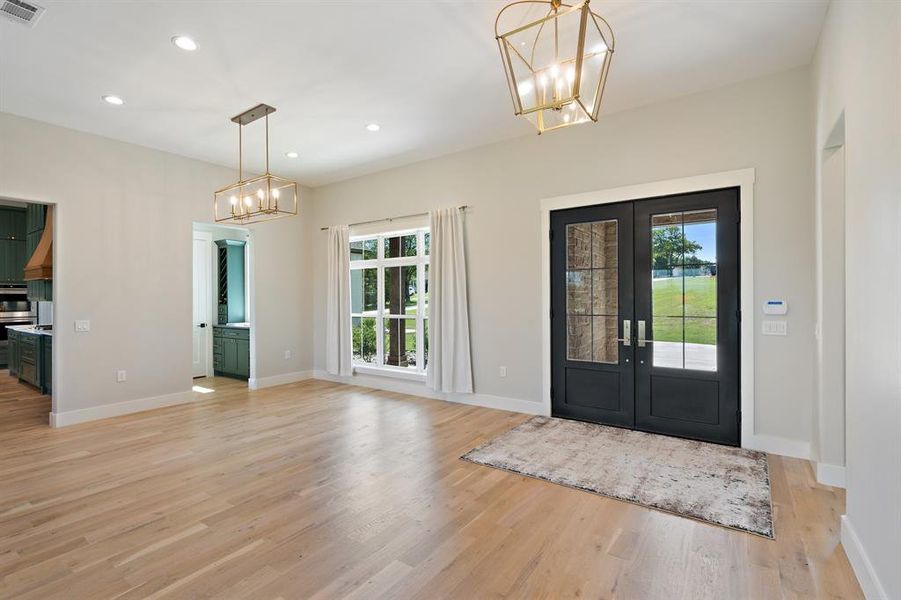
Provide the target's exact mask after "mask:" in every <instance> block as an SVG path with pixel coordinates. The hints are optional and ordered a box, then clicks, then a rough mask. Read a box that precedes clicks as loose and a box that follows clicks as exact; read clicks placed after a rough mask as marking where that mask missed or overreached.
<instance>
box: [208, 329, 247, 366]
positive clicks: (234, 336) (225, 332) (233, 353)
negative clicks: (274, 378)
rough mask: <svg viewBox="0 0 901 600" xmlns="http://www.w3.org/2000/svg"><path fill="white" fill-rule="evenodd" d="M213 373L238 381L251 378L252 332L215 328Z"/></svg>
mask: <svg viewBox="0 0 901 600" xmlns="http://www.w3.org/2000/svg"><path fill="white" fill-rule="evenodd" d="M213 373H214V374H216V375H222V376H225V377H234V378H236V379H247V378H248V377H250V330H249V329H247V328H242V327H220V326H217V325H214V326H213Z"/></svg>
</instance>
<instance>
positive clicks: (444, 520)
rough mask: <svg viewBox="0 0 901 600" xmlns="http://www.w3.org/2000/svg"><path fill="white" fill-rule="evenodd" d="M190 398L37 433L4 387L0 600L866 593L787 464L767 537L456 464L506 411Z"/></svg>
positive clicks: (3, 384) (0, 377) (293, 388)
mask: <svg viewBox="0 0 901 600" xmlns="http://www.w3.org/2000/svg"><path fill="white" fill-rule="evenodd" d="M198 383H199V384H200V385H205V386H207V387H209V388H212V389H215V390H216V391H215V392H214V393H210V394H206V395H203V396H202V400H201V401H199V402H197V403H194V404H190V405H184V406H178V407H172V408H165V409H160V410H155V411H151V412H146V413H143V414H138V415H130V416H126V417H119V418H115V419H109V420H106V421H100V422H94V423H88V424H83V425H75V426H71V427H67V428H63V429H50V428H49V427H47V425H46V422H47V413H48V411H49V409H50V406H49V400H48V399H47V398H46V397H43V396H40V395H38V394H37V393H36V392H33V391H30V390H28V389H27V388H24V387H23V386H20V385H19V384H16V383H15V382H14V381H13V380H12V379H10V378H9V377H7V376H6V374H5V372H0V439H2V442H0V490H2V492H0V597H3V598H17V599H18V598H21V599H27V598H40V599H47V598H72V599H82V598H85V599H88V598H89V599H95V598H203V597H217V598H254V599H270V598H284V599H294V598H343V597H353V598H367V599H371V598H412V597H418V598H492V597H503V596H507V597H529V598H542V597H553V598H575V597H581V598H642V599H646V598H667V599H671V598H716V599H725V598H800V597H805V598H806V597H832V598H859V597H862V595H861V592H860V589H859V587H858V586H857V583H856V580H855V579H854V576H853V574H852V573H851V570H850V567H849V565H848V561H847V558H846V557H845V554H844V551H843V550H842V548H841V546H840V545H838V528H839V525H838V520H839V515H840V514H841V513H842V510H843V507H844V495H843V493H842V491H841V490H838V489H833V488H828V487H823V486H820V485H817V484H816V483H815V481H814V477H813V474H812V472H811V468H810V465H809V464H808V463H807V462H805V461H801V460H795V459H787V458H781V457H778V456H771V457H770V469H771V470H770V475H771V478H772V486H773V499H774V503H775V510H776V536H777V537H776V541H770V540H766V539H762V538H759V537H756V536H753V535H749V534H745V533H741V532H737V531H732V530H728V529H723V528H720V527H716V526H712V525H707V524H703V523H699V522H696V521H692V520H689V519H683V518H680V517H677V516H673V515H669V514H664V513H661V512H657V511H653V510H648V509H645V508H642V507H639V506H635V505H632V504H627V503H624V502H619V501H616V500H611V499H607V498H602V497H599V496H595V495H592V494H589V493H585V492H580V491H577V490H572V489H568V488H564V487H560V486H557V485H553V484H550V483H546V482H542V481H537V480H534V479H529V478H526V477H522V476H518V475H515V474H511V473H507V472H503V471H499V470H496V469H491V468H488V467H483V466H478V465H474V464H471V463H468V462H464V461H462V460H459V456H460V455H461V454H463V453H464V452H466V451H467V450H469V449H470V448H472V447H473V446H475V445H477V444H479V443H481V442H483V441H486V440H488V439H490V438H492V437H493V436H496V435H498V434H500V433H501V432H503V431H505V430H507V429H509V428H510V427H513V426H514V425H516V424H518V423H520V422H522V421H523V420H524V419H525V418H526V417H525V416H523V415H519V414H514V413H507V412H501V411H495V410H489V409H484V408H478V407H472V406H465V405H460V404H451V403H443V402H439V401H434V400H425V399H420V398H414V397H410V396H403V395H400V394H393V393H388V392H380V391H373V390H369V389H365V388H358V387H348V386H342V385H338V384H334V383H328V382H323V381H307V382H301V383H297V384H292V385H287V386H281V387H276V388H269V389H266V390H261V391H257V392H248V391H247V389H246V388H245V387H244V385H243V384H241V383H240V382H234V381H229V380H225V379H209V380H203V381H199V382H198Z"/></svg>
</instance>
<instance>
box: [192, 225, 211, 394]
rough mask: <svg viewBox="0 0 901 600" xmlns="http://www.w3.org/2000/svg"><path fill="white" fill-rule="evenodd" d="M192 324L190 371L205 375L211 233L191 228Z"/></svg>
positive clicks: (201, 375) (209, 293)
mask: <svg viewBox="0 0 901 600" xmlns="http://www.w3.org/2000/svg"><path fill="white" fill-rule="evenodd" d="M193 257H194V258H193V270H192V273H193V290H194V291H193V317H192V318H193V324H192V353H191V355H192V374H193V376H194V377H206V376H207V375H209V374H210V373H209V360H210V350H209V349H210V332H211V331H212V328H211V327H210V325H211V322H212V318H211V317H212V310H213V300H212V296H211V293H212V275H211V267H212V236H211V235H210V234H209V233H208V232H204V231H195V232H194V250H193Z"/></svg>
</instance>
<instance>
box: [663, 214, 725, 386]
mask: <svg viewBox="0 0 901 600" xmlns="http://www.w3.org/2000/svg"><path fill="white" fill-rule="evenodd" d="M716 218H717V211H716V209H705V210H696V211H688V212H675V213H665V214H659V215H653V216H652V217H651V256H652V261H651V262H652V265H651V276H652V287H651V289H652V292H651V313H652V319H653V329H654V337H653V340H654V343H653V356H654V359H653V364H654V366H656V367H667V368H680V369H682V368H684V369H695V370H705V371H715V370H716V317H717V307H716V294H717V286H716V274H717V268H718V267H717V262H716V226H717V224H716Z"/></svg>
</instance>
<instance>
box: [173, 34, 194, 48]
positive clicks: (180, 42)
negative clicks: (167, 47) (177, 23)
mask: <svg viewBox="0 0 901 600" xmlns="http://www.w3.org/2000/svg"><path fill="white" fill-rule="evenodd" d="M172 43H173V44H175V45H176V46H178V47H179V48H181V49H182V50H187V51H188V52H193V51H194V50H197V42H195V41H194V40H193V39H191V38H189V37H188V36H186V35H177V36H175V37H174V38H172Z"/></svg>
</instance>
